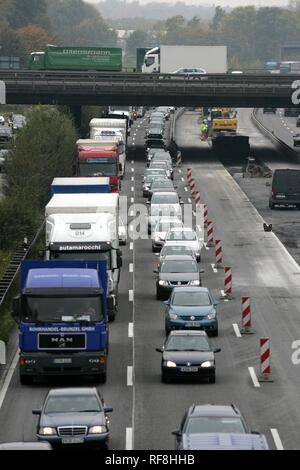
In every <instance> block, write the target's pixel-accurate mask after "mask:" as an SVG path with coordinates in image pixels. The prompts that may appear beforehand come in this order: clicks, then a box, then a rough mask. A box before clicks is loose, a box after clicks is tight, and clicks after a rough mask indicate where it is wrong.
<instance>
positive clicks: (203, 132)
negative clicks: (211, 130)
mask: <svg viewBox="0 0 300 470" xmlns="http://www.w3.org/2000/svg"><path fill="white" fill-rule="evenodd" d="M207 136H208V124H207V120H206V119H203V122H202V125H201V139H202V140H204V139H207Z"/></svg>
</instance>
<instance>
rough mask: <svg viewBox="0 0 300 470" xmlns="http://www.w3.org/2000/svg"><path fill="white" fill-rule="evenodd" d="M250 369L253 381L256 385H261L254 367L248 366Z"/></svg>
mask: <svg viewBox="0 0 300 470" xmlns="http://www.w3.org/2000/svg"><path fill="white" fill-rule="evenodd" d="M248 371H249V374H250V377H251V379H252V382H253V385H254V387H260V383H259V381H258V380H257V377H256V373H255V370H254V367H248Z"/></svg>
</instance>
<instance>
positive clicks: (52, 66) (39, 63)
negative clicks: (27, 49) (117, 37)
mask: <svg viewBox="0 0 300 470" xmlns="http://www.w3.org/2000/svg"><path fill="white" fill-rule="evenodd" d="M29 68H30V69H31V70H79V71H80V70H97V71H109V72H120V71H121V70H122V49H121V48H118V47H70V46H63V47H57V46H47V47H46V49H45V51H43V52H32V53H31V54H30V63H29Z"/></svg>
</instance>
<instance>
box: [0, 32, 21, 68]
mask: <svg viewBox="0 0 300 470" xmlns="http://www.w3.org/2000/svg"><path fill="white" fill-rule="evenodd" d="M0 44H1V55H2V56H7V57H20V59H21V63H22V65H25V64H26V62H27V53H26V46H25V43H24V41H23V40H22V38H20V37H19V36H18V35H17V33H16V31H14V30H13V29H11V28H10V27H9V26H3V27H2V28H1V29H0Z"/></svg>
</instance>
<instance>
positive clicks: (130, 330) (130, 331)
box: [128, 322, 133, 338]
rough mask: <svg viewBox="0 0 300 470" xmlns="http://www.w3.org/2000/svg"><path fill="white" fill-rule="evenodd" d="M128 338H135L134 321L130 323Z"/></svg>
mask: <svg viewBox="0 0 300 470" xmlns="http://www.w3.org/2000/svg"><path fill="white" fill-rule="evenodd" d="M128 338H133V323H132V322H130V323H128Z"/></svg>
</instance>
